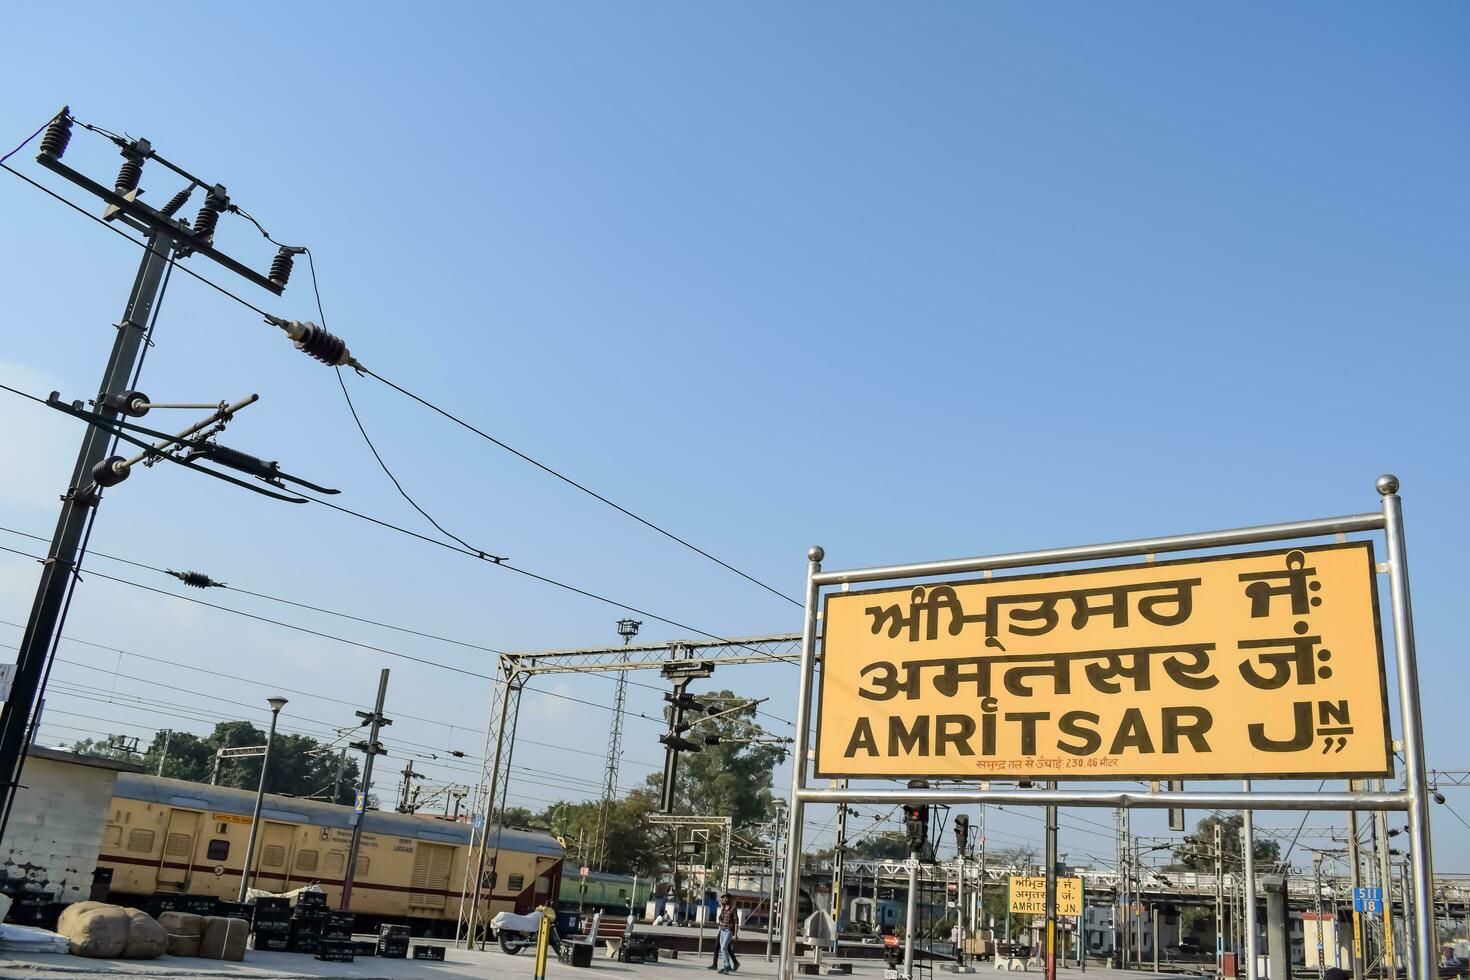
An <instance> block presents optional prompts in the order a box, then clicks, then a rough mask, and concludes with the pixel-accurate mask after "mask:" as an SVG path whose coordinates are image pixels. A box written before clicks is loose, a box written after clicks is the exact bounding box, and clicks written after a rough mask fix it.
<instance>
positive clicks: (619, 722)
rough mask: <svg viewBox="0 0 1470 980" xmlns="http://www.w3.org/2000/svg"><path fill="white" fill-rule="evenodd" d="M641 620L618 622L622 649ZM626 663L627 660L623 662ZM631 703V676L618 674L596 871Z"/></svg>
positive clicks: (600, 866) (615, 794)
mask: <svg viewBox="0 0 1470 980" xmlns="http://www.w3.org/2000/svg"><path fill="white" fill-rule="evenodd" d="M642 625H643V622H642V620H638V619H620V620H618V635H619V636H621V637H622V638H623V646H625V647H626V646H627V645H628V644H629V643H632V642H633V637H635V636H637V635H638V627H640V626H642ZM623 659H624V660H626V659H627V657H626V656H624V658H623ZM627 699H628V672H627V671H626V670H620V671H618V684H617V689H616V690H615V691H614V692H613V712H612V724H611V725H609V726H608V733H607V769H606V771H605V774H604V776H603V780H602V808H601V812H600V813H599V815H598V819H597V870H598V871H601V870H602V869H603V866H604V865H606V864H607V827H608V821H609V819H610V817H611V815H612V805H613V800H616V799H617V798H618V762H619V760H620V759H621V758H622V755H623V708H624V705H625V703H626V702H627Z"/></svg>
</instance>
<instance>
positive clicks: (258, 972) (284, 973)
mask: <svg viewBox="0 0 1470 980" xmlns="http://www.w3.org/2000/svg"><path fill="white" fill-rule="evenodd" d="M708 962H709V961H708V960H707V959H704V958H699V959H695V958H690V957H689V956H688V954H684V955H682V956H680V958H679V959H677V960H669V959H661V960H659V962H657V963H649V964H639V965H632V964H624V963H619V962H617V961H616V960H610V959H605V958H603V957H602V956H600V955H599V956H598V957H597V958H595V959H593V961H592V966H591V967H590V968H581V969H579V968H574V967H570V966H566V965H565V964H563V963H560V962H558V961H557V960H556V959H555V958H553V959H552V960H551V961H550V962H549V963H548V964H547V970H546V974H547V980H552V978H553V977H554V978H556V980H596V978H598V977H603V978H604V980H714V978H715V977H716V976H717V974H715V973H714V972H713V971H710V970H708V969H706V967H707V966H708ZM740 964H741V968H740V972H739V974H738V975H737V976H739V977H753V978H762V980H770V978H772V977H774V976H775V975H776V963H774V962H772V963H767V962H766V960H765V956H764V955H763V954H762V955H751V954H745V955H743V956H741V958H740ZM534 970H535V957H534V956H532V955H531V954H530V952H522V953H520V954H519V955H516V956H508V955H506V954H505V953H503V952H501V951H500V950H499V949H487V950H486V951H485V952H483V953H482V952H478V951H466V950H460V949H451V950H448V951H447V955H446V958H445V960H444V962H442V963H436V962H428V961H424V960H385V959H379V958H377V957H363V958H362V959H359V960H357V961H355V962H353V963H323V962H322V961H320V960H318V959H316V958H315V957H312V956H308V955H304V954H301V953H271V952H264V951H258V950H253V949H252V950H249V951H248V952H247V953H246V959H245V960H244V962H241V963H227V962H222V961H220V960H203V959H195V958H192V957H180V956H163V957H160V958H158V959H156V960H90V959H86V958H84V957H81V956H71V955H60V954H53V953H36V954H23V953H0V978H4V980H53V978H57V980H60V978H90V977H132V978H142V977H149V978H159V980H195V978H203V977H232V978H240V980H432V978H439V980H531V977H532V974H533V972H534ZM926 974H927V975H926ZM852 975H853V976H854V977H859V978H866V980H881V978H882V976H883V964H882V961H881V960H879V961H875V962H874V963H873V965H872V966H868V965H867V964H858V965H856V966H854V967H853V971H852ZM1042 976H1043V973H1042V971H1040V970H1030V971H1028V972H1026V973H1021V972H1020V971H1016V972H1015V973H1008V972H1005V971H998V970H996V969H995V968H994V967H993V966H992V965H991V964H989V963H981V964H977V965H976V967H975V972H974V973H973V974H954V973H950V972H948V971H946V970H943V969H935V970H934V971H933V972H932V973H929V972H928V971H926V972H925V974H920V977H921V980H962V978H966V977H968V978H970V980H989V978H992V977H993V978H996V980H999V978H1000V977H1007V978H1009V977H1032V978H1036V980H1040V978H1041V977H1042ZM1057 976H1058V977H1059V978H1065V980H1154V978H1157V977H1160V976H1161V975H1159V974H1153V973H1146V972H1143V971H1136V972H1135V971H1126V970H1111V969H1106V968H1092V967H1090V968H1088V970H1087V971H1086V972H1085V973H1083V972H1079V971H1078V970H1077V969H1076V968H1068V969H1059V970H1058V971H1057ZM1172 980H1178V976H1177V975H1175V976H1174V977H1173V978H1172Z"/></svg>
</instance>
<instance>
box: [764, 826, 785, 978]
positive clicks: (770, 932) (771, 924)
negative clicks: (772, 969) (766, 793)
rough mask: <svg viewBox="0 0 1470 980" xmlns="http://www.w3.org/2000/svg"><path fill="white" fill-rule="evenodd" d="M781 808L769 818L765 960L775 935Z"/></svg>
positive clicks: (767, 957) (769, 958) (769, 953)
mask: <svg viewBox="0 0 1470 980" xmlns="http://www.w3.org/2000/svg"><path fill="white" fill-rule="evenodd" d="M780 861H781V810H780V808H779V807H777V808H776V812H775V814H774V815H773V816H772V818H771V892H770V904H769V905H768V906H767V907H766V962H767V963H769V962H771V946H772V943H773V941H774V940H775V937H776V922H777V921H778V917H777V915H776V875H778V874H779V873H780V871H779V869H780V867H781V863H780Z"/></svg>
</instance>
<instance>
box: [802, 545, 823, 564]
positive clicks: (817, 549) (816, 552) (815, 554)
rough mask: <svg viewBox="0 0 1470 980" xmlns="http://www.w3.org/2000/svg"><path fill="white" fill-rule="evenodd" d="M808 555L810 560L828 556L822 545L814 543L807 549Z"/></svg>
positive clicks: (819, 559)
mask: <svg viewBox="0 0 1470 980" xmlns="http://www.w3.org/2000/svg"><path fill="white" fill-rule="evenodd" d="M806 557H807V560H808V561H821V560H822V559H823V558H826V557H827V553H826V552H825V551H823V550H822V546H821V545H819V544H814V545H812V546H811V547H810V548H808V549H807V551H806Z"/></svg>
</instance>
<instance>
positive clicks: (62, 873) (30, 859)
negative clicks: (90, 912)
mask: <svg viewBox="0 0 1470 980" xmlns="http://www.w3.org/2000/svg"><path fill="white" fill-rule="evenodd" d="M43 752H44V753H45V754H44V756H43V755H42V753H43ZM57 757H60V758H57ZM68 758H70V759H78V758H80V757H78V756H74V755H71V754H70V753H60V752H53V751H48V750H35V751H33V752H32V754H31V755H30V756H29V757H28V758H27V759H26V763H25V769H24V771H23V772H22V773H21V779H20V782H21V784H22V785H23V786H24V787H25V788H23V789H21V790H19V791H18V792H17V793H16V797H15V804H14V806H13V807H12V809H11V813H10V824H9V826H8V827H7V828H6V831H5V841H4V844H3V845H0V876H4V877H7V878H11V879H14V878H24V879H26V880H27V881H29V882H31V883H32V884H31V887H32V888H35V889H37V890H39V891H42V892H45V893H47V894H49V895H51V896H52V899H53V900H54V901H58V902H78V901H83V900H85V899H86V898H87V896H88V895H89V894H90V893H91V890H92V872H93V871H94V870H95V869H96V867H97V854H98V853H99V851H100V850H101V847H102V831H103V827H104V825H105V824H106V822H107V815H108V812H109V811H110V810H111V808H112V796H113V789H114V787H115V786H116V784H117V771H116V769H114V768H112V767H110V766H109V767H106V768H100V767H97V766H93V765H88V764H85V763H79V762H74V761H64V760H65V759H68ZM130 768H131V767H130Z"/></svg>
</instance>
